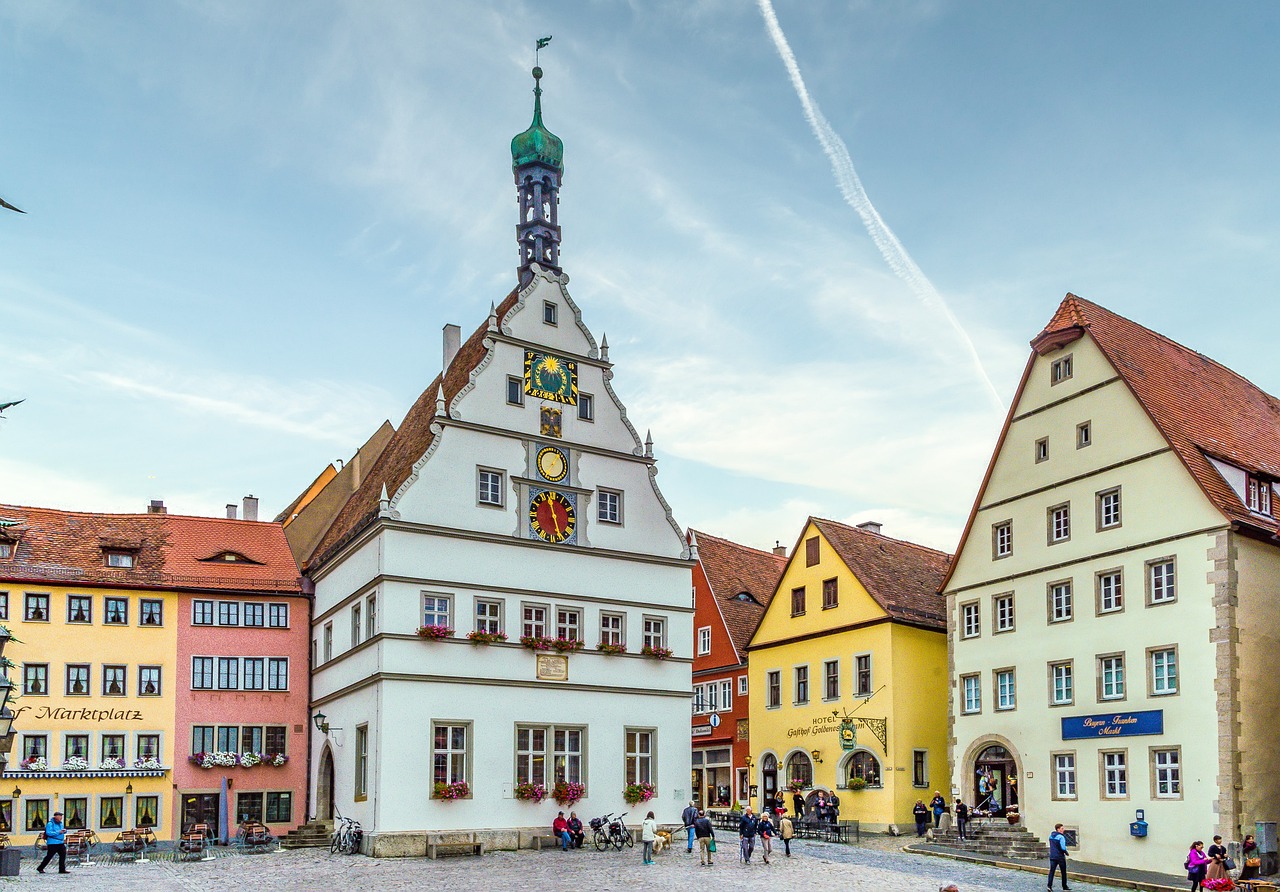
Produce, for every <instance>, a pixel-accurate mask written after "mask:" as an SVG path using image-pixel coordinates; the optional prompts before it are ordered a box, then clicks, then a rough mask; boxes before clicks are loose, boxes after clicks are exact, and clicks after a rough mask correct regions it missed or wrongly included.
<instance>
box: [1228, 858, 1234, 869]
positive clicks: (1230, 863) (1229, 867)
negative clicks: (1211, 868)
mask: <svg viewBox="0 0 1280 892" xmlns="http://www.w3.org/2000/svg"><path fill="white" fill-rule="evenodd" d="M1226 868H1227V870H1235V869H1236V859H1235V858H1228V859H1227V863H1226Z"/></svg>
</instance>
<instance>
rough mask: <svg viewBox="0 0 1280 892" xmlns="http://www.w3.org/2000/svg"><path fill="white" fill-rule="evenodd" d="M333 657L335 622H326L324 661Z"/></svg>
mask: <svg viewBox="0 0 1280 892" xmlns="http://www.w3.org/2000/svg"><path fill="white" fill-rule="evenodd" d="M332 659H333V623H331V622H329V623H325V624H324V661H325V662H326V663H327V662H329V661H330V660H332Z"/></svg>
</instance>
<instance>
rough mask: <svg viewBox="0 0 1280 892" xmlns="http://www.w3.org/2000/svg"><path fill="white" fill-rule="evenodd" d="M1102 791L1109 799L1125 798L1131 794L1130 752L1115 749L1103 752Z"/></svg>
mask: <svg viewBox="0 0 1280 892" xmlns="http://www.w3.org/2000/svg"><path fill="white" fill-rule="evenodd" d="M1102 793H1103V795H1104V796H1105V797H1106V798H1108V799H1124V798H1127V797H1128V795H1129V765H1128V753H1127V752H1126V751H1124V750H1113V751H1108V752H1103V753H1102Z"/></svg>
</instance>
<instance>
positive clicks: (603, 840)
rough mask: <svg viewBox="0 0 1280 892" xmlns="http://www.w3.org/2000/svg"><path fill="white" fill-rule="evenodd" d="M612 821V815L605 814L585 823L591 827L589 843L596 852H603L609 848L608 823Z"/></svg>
mask: <svg viewBox="0 0 1280 892" xmlns="http://www.w3.org/2000/svg"><path fill="white" fill-rule="evenodd" d="M612 819H613V815H612V814H607V815H603V816H602V817H599V818H592V819H591V820H590V821H588V822H587V823H588V824H589V825H590V826H591V843H592V845H594V846H595V847H596V851H597V852H603V851H604V850H605V849H607V848H609V821H610V820H612Z"/></svg>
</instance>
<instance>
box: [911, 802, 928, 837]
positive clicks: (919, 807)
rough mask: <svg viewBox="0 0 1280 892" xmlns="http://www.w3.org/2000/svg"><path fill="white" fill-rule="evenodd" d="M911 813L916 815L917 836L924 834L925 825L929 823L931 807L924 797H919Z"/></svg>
mask: <svg viewBox="0 0 1280 892" xmlns="http://www.w3.org/2000/svg"><path fill="white" fill-rule="evenodd" d="M911 813H912V814H913V815H915V817H916V836H924V828H925V825H926V824H928V823H929V807H928V806H927V805H925V804H924V800H923V799H917V800H916V804H915V807H914V808H912V809H911Z"/></svg>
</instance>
